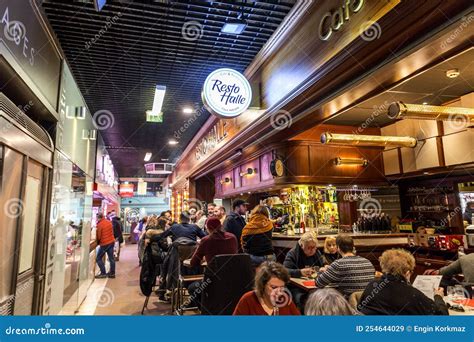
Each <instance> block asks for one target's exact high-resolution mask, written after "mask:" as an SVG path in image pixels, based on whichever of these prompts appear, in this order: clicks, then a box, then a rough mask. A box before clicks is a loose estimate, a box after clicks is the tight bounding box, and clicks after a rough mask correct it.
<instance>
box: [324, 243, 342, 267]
mask: <svg viewBox="0 0 474 342" xmlns="http://www.w3.org/2000/svg"><path fill="white" fill-rule="evenodd" d="M340 257H341V256H340V255H339V253H338V251H337V244H336V237H335V236H328V237H327V238H326V240H324V253H323V262H324V265H331V264H332V263H333V261H336V260H337V259H339V258H340Z"/></svg>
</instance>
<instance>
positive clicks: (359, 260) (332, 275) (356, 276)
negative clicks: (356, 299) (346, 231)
mask: <svg viewBox="0 0 474 342" xmlns="http://www.w3.org/2000/svg"><path fill="white" fill-rule="evenodd" d="M336 245H337V250H338V252H339V254H341V256H342V258H340V259H337V260H336V261H334V262H333V263H332V264H331V265H329V266H325V267H323V268H322V269H321V270H320V272H319V273H318V276H317V278H316V286H317V287H318V288H323V287H326V286H328V285H334V286H335V287H337V289H338V290H339V291H340V292H341V293H342V294H343V295H345V296H346V297H349V296H350V295H351V294H352V293H354V292H357V291H363V290H364V289H365V288H366V287H367V284H368V283H369V282H370V281H372V280H373V279H374V277H375V268H374V266H373V265H372V263H371V262H370V261H369V260H367V259H366V258H363V257H360V256H357V255H355V254H354V241H353V240H352V237H350V236H349V235H338V236H337V238H336Z"/></svg>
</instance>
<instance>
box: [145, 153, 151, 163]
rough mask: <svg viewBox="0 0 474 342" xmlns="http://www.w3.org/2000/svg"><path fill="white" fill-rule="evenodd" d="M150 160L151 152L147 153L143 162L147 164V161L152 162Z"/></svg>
mask: <svg viewBox="0 0 474 342" xmlns="http://www.w3.org/2000/svg"><path fill="white" fill-rule="evenodd" d="M150 159H151V152H147V153H146V154H145V158H144V159H143V160H144V161H146V162H147V161H150Z"/></svg>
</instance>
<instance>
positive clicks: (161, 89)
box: [151, 85, 166, 115]
mask: <svg viewBox="0 0 474 342" xmlns="http://www.w3.org/2000/svg"><path fill="white" fill-rule="evenodd" d="M165 93H166V87H165V86H161V85H157V86H156V88H155V98H154V100H153V108H152V110H151V114H152V115H159V114H160V113H161V109H162V107H163V101H164V99H165Z"/></svg>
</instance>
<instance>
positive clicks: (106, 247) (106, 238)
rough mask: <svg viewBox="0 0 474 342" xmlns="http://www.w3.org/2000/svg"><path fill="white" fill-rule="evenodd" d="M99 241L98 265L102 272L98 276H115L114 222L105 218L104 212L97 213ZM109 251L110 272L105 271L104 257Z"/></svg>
mask: <svg viewBox="0 0 474 342" xmlns="http://www.w3.org/2000/svg"><path fill="white" fill-rule="evenodd" d="M97 220H98V221H97V243H98V244H99V245H100V247H99V251H98V252H97V258H96V261H97V266H99V269H100V274H99V275H96V276H95V277H96V278H99V279H100V278H107V277H109V278H115V259H114V246H115V237H114V228H113V226H112V222H110V221H109V220H107V219H105V218H104V215H103V214H97ZM106 253H107V256H108V258H109V262H110V271H109V274H106V273H105V265H104V261H103V260H102V258H103V257H104V255H105V254H106Z"/></svg>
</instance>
